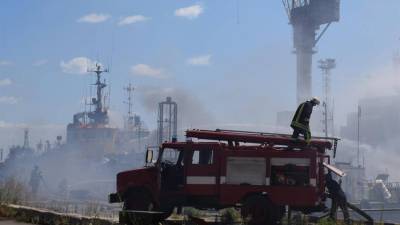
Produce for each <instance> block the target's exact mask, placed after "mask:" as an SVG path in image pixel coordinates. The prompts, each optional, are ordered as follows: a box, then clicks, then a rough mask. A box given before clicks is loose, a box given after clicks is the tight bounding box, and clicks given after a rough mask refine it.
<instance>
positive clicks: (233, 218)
mask: <svg viewBox="0 0 400 225" xmlns="http://www.w3.org/2000/svg"><path fill="white" fill-rule="evenodd" d="M219 213H220V216H221V222H223V223H224V224H232V223H239V222H241V221H242V217H241V215H240V212H239V211H237V210H236V209H234V208H227V209H223V210H221V211H220V212H219Z"/></svg>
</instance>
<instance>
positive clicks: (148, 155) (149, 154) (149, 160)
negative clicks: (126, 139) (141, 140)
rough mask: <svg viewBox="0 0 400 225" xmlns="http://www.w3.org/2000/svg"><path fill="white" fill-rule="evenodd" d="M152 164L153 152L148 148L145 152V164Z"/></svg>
mask: <svg viewBox="0 0 400 225" xmlns="http://www.w3.org/2000/svg"><path fill="white" fill-rule="evenodd" d="M152 162H153V150H151V149H149V148H148V149H147V151H146V164H149V163H152Z"/></svg>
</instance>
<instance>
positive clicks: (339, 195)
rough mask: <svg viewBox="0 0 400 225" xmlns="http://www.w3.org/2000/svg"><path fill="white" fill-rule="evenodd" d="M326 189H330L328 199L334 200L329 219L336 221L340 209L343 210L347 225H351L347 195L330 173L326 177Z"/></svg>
mask: <svg viewBox="0 0 400 225" xmlns="http://www.w3.org/2000/svg"><path fill="white" fill-rule="evenodd" d="M325 182H326V188H327V189H328V192H329V194H328V197H329V198H331V199H332V206H331V211H330V213H329V217H330V218H331V219H333V220H336V213H337V209H338V207H340V208H341V209H342V212H343V219H344V222H345V223H346V224H350V216H349V210H348V209H347V199H346V194H345V193H344V191H343V190H342V187H340V184H339V183H338V182H337V181H336V180H334V179H333V178H332V174H331V172H330V171H329V172H328V173H327V174H326V175H325Z"/></svg>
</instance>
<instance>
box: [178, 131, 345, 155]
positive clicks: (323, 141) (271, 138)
mask: <svg viewBox="0 0 400 225" xmlns="http://www.w3.org/2000/svg"><path fill="white" fill-rule="evenodd" d="M186 137H188V138H190V137H192V138H198V139H206V140H217V141H228V142H244V143H260V144H272V145H287V146H299V147H300V146H301V147H304V146H306V145H307V144H306V142H305V141H302V140H299V139H293V138H292V137H291V135H290V134H279V133H267V132H255V131H241V130H222V129H216V130H188V131H186ZM339 140H340V139H339V138H335V137H312V140H311V143H310V145H311V146H316V147H324V148H328V149H331V148H332V144H333V150H334V155H336V148H337V142H338V141H339ZM332 142H333V143H332Z"/></svg>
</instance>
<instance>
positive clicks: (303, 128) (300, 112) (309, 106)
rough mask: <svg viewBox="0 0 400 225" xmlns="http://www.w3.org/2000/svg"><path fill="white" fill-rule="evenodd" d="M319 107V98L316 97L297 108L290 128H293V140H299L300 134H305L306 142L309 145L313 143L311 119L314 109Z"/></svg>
mask: <svg viewBox="0 0 400 225" xmlns="http://www.w3.org/2000/svg"><path fill="white" fill-rule="evenodd" d="M316 105H319V100H318V98H316V97H314V98H312V99H310V100H309V101H305V102H303V103H301V104H300V105H299V107H297V110H296V113H295V114H294V116H293V119H292V123H291V124H290V126H291V127H292V128H293V135H292V138H298V137H299V134H303V136H304V140H305V141H306V142H307V144H308V143H310V141H311V131H310V117H311V113H312V111H313V107H314V106H316Z"/></svg>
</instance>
